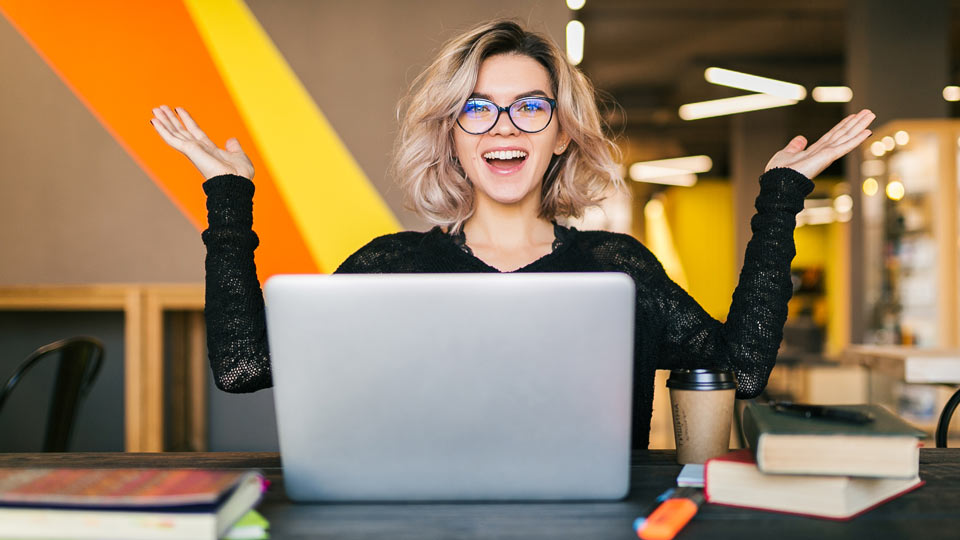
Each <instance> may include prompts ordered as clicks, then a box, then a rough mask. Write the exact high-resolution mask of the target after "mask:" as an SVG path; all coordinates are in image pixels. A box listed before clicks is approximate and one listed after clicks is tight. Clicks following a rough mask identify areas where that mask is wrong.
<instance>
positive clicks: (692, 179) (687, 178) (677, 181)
mask: <svg viewBox="0 0 960 540" xmlns="http://www.w3.org/2000/svg"><path fill="white" fill-rule="evenodd" d="M634 180H636V181H637V182H645V183H647V184H663V185H665V186H680V187H693V186H695V185H696V184H697V175H695V174H693V173H684V172H682V171H675V173H674V174H673V175H672V176H656V177H653V178H644V179H639V180H638V179H636V178H634Z"/></svg>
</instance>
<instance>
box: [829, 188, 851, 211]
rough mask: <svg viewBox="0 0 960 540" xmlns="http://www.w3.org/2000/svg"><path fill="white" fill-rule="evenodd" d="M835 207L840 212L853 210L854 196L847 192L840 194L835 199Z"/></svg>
mask: <svg viewBox="0 0 960 540" xmlns="http://www.w3.org/2000/svg"><path fill="white" fill-rule="evenodd" d="M833 209H834V210H836V211H837V213H839V214H845V213H847V212H849V211H851V210H853V197H851V196H849V195H847V194H846V193H844V194H843V195H838V196H837V198H836V199H834V200H833Z"/></svg>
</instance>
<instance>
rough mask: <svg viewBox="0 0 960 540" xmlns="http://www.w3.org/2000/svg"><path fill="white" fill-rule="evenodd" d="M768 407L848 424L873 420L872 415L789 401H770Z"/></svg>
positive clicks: (778, 410)
mask: <svg viewBox="0 0 960 540" xmlns="http://www.w3.org/2000/svg"><path fill="white" fill-rule="evenodd" d="M770 408H772V409H773V410H774V412H778V413H781V414H791V415H794V416H802V417H804V418H821V419H823V420H835V421H837V422H846V423H849V424H867V423H870V422H873V417H872V416H870V415H869V414H864V413H862V412H858V411H851V410H847V409H839V408H836V407H825V406H823V405H801V404H798V403H791V402H789V401H772V402H770Z"/></svg>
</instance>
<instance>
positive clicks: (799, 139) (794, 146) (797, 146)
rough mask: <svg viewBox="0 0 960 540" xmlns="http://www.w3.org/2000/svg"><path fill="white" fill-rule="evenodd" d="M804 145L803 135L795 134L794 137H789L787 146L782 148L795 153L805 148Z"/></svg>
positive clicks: (805, 143) (805, 139)
mask: <svg viewBox="0 0 960 540" xmlns="http://www.w3.org/2000/svg"><path fill="white" fill-rule="evenodd" d="M806 146H807V138H806V137H804V136H803V135H797V136H796V137H794V138H792V139H790V142H788V143H787V146H785V147H783V149H784V150H785V151H787V152H790V153H792V154H795V153H797V152H799V151H801V150H803V149H804V148H806Z"/></svg>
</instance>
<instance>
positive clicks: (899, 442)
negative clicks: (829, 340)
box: [742, 403, 924, 478]
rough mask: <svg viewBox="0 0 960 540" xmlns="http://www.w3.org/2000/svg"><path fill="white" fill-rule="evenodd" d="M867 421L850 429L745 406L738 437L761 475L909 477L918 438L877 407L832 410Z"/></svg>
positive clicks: (920, 434) (915, 462) (837, 423)
mask: <svg viewBox="0 0 960 540" xmlns="http://www.w3.org/2000/svg"><path fill="white" fill-rule="evenodd" d="M833 408H835V409H838V410H842V411H850V412H858V413H862V414H865V415H868V416H869V417H871V418H873V420H872V421H870V422H867V423H864V424H852V423H848V422H840V421H836V420H827V419H821V418H804V417H800V416H792V415H788V414H782V413H778V412H776V411H775V410H774V409H772V408H771V407H769V406H768V405H764V404H758V403H748V404H747V406H746V408H745V409H744V411H743V422H742V424H743V433H744V437H745V438H746V440H747V443H748V445H749V447H750V448H751V449H752V450H753V452H754V455H755V456H756V460H757V466H758V467H759V469H760V470H761V471H763V472H766V473H785V474H828V475H829V474H835V475H841V476H873V477H898V478H912V477H915V476H916V475H917V473H918V472H919V470H920V469H919V463H920V444H919V440H918V438H919V437H923V436H924V433H923V432H922V431H919V430H917V429H916V428H914V427H913V426H911V425H910V424H908V423H906V422H904V421H903V420H902V419H900V418H899V417H898V416H897V415H895V414H893V413H891V412H890V411H888V410H887V409H885V408H884V407H882V406H880V405H867V404H864V405H836V406H833Z"/></svg>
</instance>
